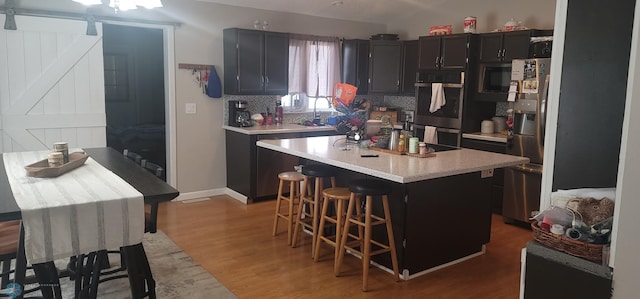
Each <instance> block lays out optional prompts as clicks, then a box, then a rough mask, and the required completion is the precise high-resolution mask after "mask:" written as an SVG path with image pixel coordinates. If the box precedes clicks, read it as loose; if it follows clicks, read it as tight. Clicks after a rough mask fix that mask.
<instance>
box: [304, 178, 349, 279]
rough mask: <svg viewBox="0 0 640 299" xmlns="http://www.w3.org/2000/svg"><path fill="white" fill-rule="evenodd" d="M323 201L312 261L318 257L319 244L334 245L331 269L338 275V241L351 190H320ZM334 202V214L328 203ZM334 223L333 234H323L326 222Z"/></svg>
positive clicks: (337, 188) (315, 260)
mask: <svg viewBox="0 0 640 299" xmlns="http://www.w3.org/2000/svg"><path fill="white" fill-rule="evenodd" d="M322 196H323V203H322V212H321V213H320V224H319V225H318V239H317V240H316V248H315V250H314V251H315V256H314V257H313V260H314V262H317V261H318V260H319V259H320V244H321V243H322V242H325V243H327V244H329V245H331V246H333V247H334V264H333V269H334V271H335V273H336V275H338V272H337V270H338V254H339V252H340V241H341V240H342V238H341V237H342V230H343V227H344V222H345V203H346V202H347V201H348V200H349V198H350V196H351V192H350V191H349V188H340V187H336V188H328V189H324V190H323V191H322ZM330 202H334V203H335V206H336V211H335V215H333V216H332V215H331V214H330V212H329V203H330ZM327 222H328V223H331V224H333V225H335V234H333V235H327V236H325V231H326V230H327V229H326V224H327Z"/></svg>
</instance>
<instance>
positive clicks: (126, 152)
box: [122, 148, 143, 165]
mask: <svg viewBox="0 0 640 299" xmlns="http://www.w3.org/2000/svg"><path fill="white" fill-rule="evenodd" d="M122 154H123V155H124V156H125V157H126V158H127V159H129V160H132V161H134V162H136V164H138V165H140V163H142V159H143V158H142V156H141V155H139V154H137V153H134V152H132V151H130V150H128V149H126V148H125V149H124V150H123V151H122Z"/></svg>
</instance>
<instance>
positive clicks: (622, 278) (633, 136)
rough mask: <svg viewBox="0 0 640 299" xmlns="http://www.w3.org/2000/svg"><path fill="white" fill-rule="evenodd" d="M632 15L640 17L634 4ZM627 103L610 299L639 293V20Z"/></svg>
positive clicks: (635, 21)
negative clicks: (611, 296) (611, 294)
mask: <svg viewBox="0 0 640 299" xmlns="http://www.w3.org/2000/svg"><path fill="white" fill-rule="evenodd" d="M635 15H636V16H639V15H640V6H639V5H638V2H637V1H636V10H635ZM633 27H634V28H633V38H632V42H631V57H630V61H629V81H628V86H627V102H626V105H625V118H624V124H623V127H622V142H621V144H620V166H619V168H618V186H617V188H618V189H617V192H618V194H616V198H617V199H618V200H616V210H615V215H616V217H615V218H616V219H615V220H616V221H615V223H614V229H613V231H614V232H615V233H614V234H613V239H612V247H611V259H612V261H613V263H612V265H611V266H612V267H614V268H615V271H614V273H613V298H614V299H617V298H619V299H623V298H636V297H637V296H638V294H639V293H640V286H639V285H638V277H639V276H640V259H638V252H640V234H638V228H639V227H640V218H639V217H638V212H639V211H640V200H638V194H640V185H639V184H638V177H640V156H639V155H638V154H637V153H638V151H640V130H639V129H640V117H638V115H640V55H639V54H640V18H638V17H636V18H635V19H634V25H633Z"/></svg>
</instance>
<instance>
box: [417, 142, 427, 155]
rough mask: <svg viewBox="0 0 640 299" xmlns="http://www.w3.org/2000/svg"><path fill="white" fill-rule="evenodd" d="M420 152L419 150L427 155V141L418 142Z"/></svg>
mask: <svg viewBox="0 0 640 299" xmlns="http://www.w3.org/2000/svg"><path fill="white" fill-rule="evenodd" d="M418 152H419V153H420V154H421V155H426V154H427V144H426V143H424V142H420V143H419V144H418Z"/></svg>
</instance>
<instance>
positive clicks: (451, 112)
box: [415, 71, 464, 130]
mask: <svg viewBox="0 0 640 299" xmlns="http://www.w3.org/2000/svg"><path fill="white" fill-rule="evenodd" d="M433 83H442V84H443V89H444V94H445V99H446V104H445V105H444V106H442V107H441V108H440V109H438V110H437V111H435V112H433V113H432V112H429V107H430V105H431V92H432V84H433ZM415 86H416V115H415V123H416V124H418V125H423V126H425V125H426V126H434V127H444V128H451V129H458V130H459V129H460V128H461V126H462V108H463V107H462V105H463V103H464V72H460V71H434V72H421V73H419V75H418V82H417V83H416V84H415Z"/></svg>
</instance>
